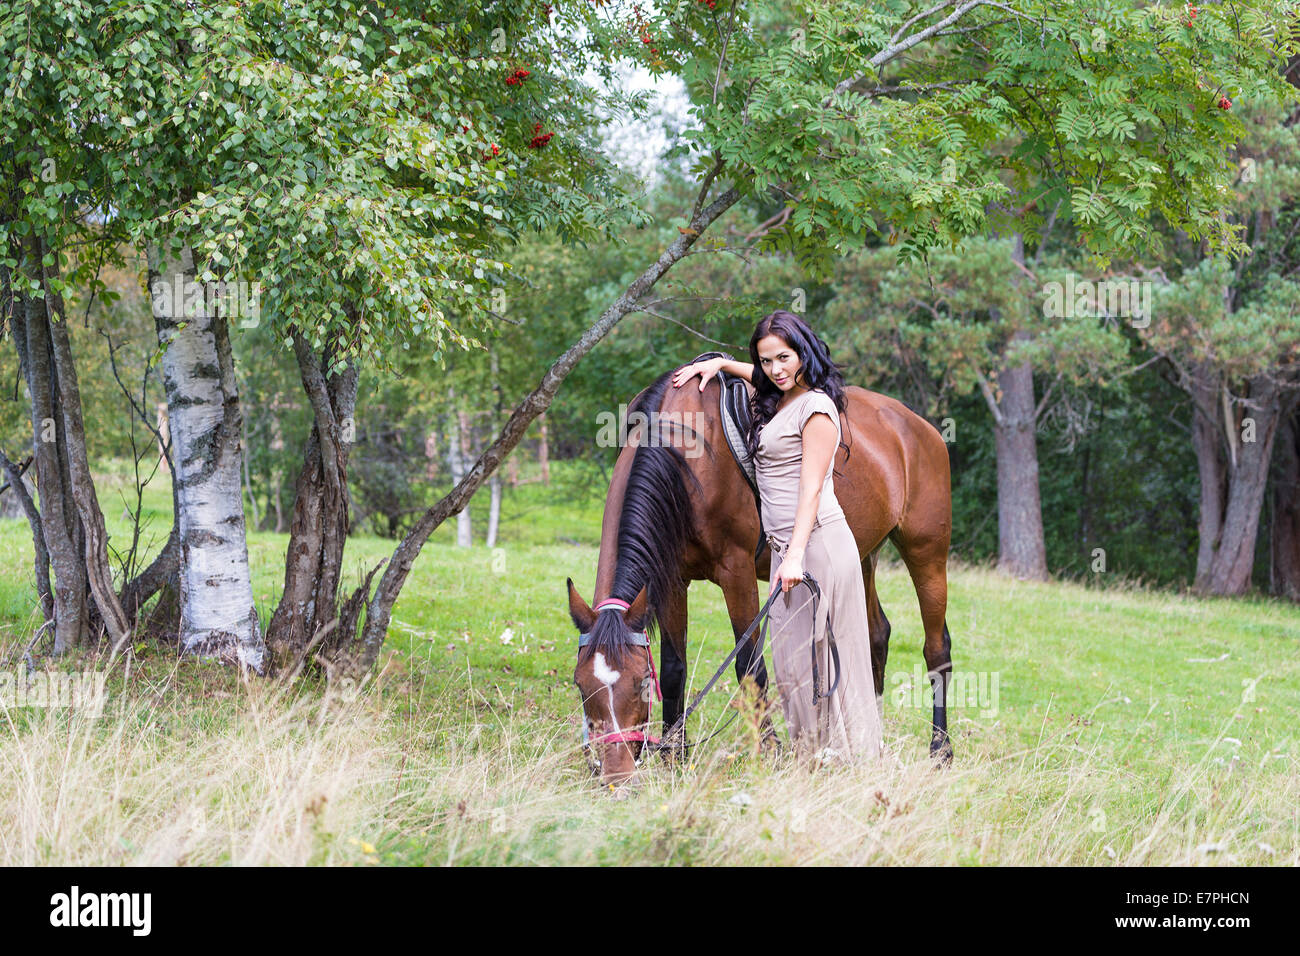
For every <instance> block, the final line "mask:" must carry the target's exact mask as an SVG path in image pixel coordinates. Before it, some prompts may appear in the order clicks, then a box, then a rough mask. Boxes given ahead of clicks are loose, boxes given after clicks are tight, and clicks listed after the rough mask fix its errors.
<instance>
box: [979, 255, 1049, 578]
mask: <svg viewBox="0 0 1300 956" xmlns="http://www.w3.org/2000/svg"><path fill="white" fill-rule="evenodd" d="M1011 256H1012V258H1013V259H1014V260H1015V261H1016V262H1017V263H1018V264H1019V265H1020V266H1021V268H1022V269H1023V268H1024V264H1025V247H1024V237H1023V236H1022V235H1021V234H1020V233H1014V234H1013V235H1012V237H1011ZM1030 338H1031V335H1030V333H1028V332H1026V331H1023V330H1021V331H1017V332H1016V333H1015V334H1013V335H1012V336H1011V339H1010V341H1009V342H1008V345H1007V348H1008V353H1011V352H1012V351H1014V349H1015V346H1016V345H1017V343H1019V342H1023V341H1026V340H1028V339H1030ZM998 387H999V388H1000V389H1001V391H1002V394H1001V395H1000V396H994V395H991V394H989V393H988V391H987V390H986V393H985V398H986V400H988V402H989V404H990V407H991V410H992V412H993V431H994V437H995V439H996V447H997V458H998V570H1000V571H1002V572H1004V573H1006V574H1012V575H1015V576H1016V577H1017V578H1021V579H1026V580H1032V581H1046V580H1047V578H1048V574H1047V542H1046V538H1045V537H1044V535H1043V507H1042V503H1041V500H1040V498H1039V493H1038V411H1039V410H1038V408H1037V406H1036V405H1035V402H1034V370H1033V366H1031V365H1030V364H1029V363H1028V362H1023V363H1021V364H1019V365H1015V366H1011V365H1004V366H1003V367H1002V369H1001V370H1000V371H999V372H998Z"/></svg>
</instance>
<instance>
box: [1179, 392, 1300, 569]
mask: <svg viewBox="0 0 1300 956" xmlns="http://www.w3.org/2000/svg"><path fill="white" fill-rule="evenodd" d="M1249 394H1250V399H1249V402H1250V409H1249V414H1246V415H1242V416H1235V415H1234V416H1233V417H1232V418H1231V420H1227V421H1225V422H1224V427H1223V430H1222V431H1221V432H1220V435H1221V436H1222V438H1223V439H1224V440H1225V441H1226V442H1227V443H1228V444H1229V454H1228V456H1227V458H1228V460H1227V463H1226V468H1225V469H1224V470H1223V476H1224V484H1225V487H1226V495H1224V497H1223V501H1224V506H1223V509H1222V512H1221V515H1222V519H1221V522H1219V527H1218V536H1217V538H1215V539H1213V548H1212V550H1211V554H1210V556H1209V561H1208V564H1207V565H1206V567H1205V569H1204V573H1203V574H1202V573H1198V574H1197V582H1196V588H1197V590H1199V591H1203V592H1204V593H1207V594H1219V595H1233V594H1244V593H1246V591H1248V590H1249V589H1250V579H1251V571H1252V570H1253V568H1254V566H1255V543H1256V539H1257V536H1258V532H1259V517H1260V510H1261V508H1262V507H1263V503H1264V490H1265V487H1266V485H1267V483H1268V466H1269V461H1270V460H1271V458H1272V456H1273V443H1274V441H1275V440H1276V438H1277V430H1278V425H1279V423H1280V421H1281V418H1282V412H1283V402H1284V397H1283V394H1282V392H1281V391H1280V390H1279V389H1278V387H1277V386H1276V385H1274V384H1273V383H1272V382H1270V381H1269V380H1268V379H1267V378H1265V377H1264V376H1259V377H1257V378H1255V379H1252V380H1251V382H1250V384H1249ZM1247 420H1249V422H1248V421H1247ZM1216 444H1217V443H1216ZM1197 454H1198V458H1199V456H1200V454H1201V449H1200V447H1198V449H1197ZM1206 470H1207V469H1206V468H1202V469H1201V471H1202V473H1203V474H1204V473H1205V472H1206ZM1216 497H1217V495H1216ZM1205 498H1206V494H1205V491H1204V489H1203V490H1202V502H1204V501H1205ZM1205 532H1206V526H1205V522H1204V515H1203V519H1202V533H1203V534H1204V533H1205ZM1204 546H1205V542H1204V541H1202V548H1204ZM1198 564H1199V561H1198ZM1199 570H1200V569H1199V568H1198V572H1199Z"/></svg>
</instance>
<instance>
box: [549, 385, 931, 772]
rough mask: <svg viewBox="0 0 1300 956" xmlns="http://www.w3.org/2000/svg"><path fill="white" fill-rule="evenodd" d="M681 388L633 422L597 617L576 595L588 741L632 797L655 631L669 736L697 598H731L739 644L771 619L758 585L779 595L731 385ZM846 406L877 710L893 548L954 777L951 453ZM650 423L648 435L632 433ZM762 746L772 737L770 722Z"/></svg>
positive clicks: (842, 487) (900, 425)
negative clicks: (887, 545) (708, 586)
mask: <svg viewBox="0 0 1300 956" xmlns="http://www.w3.org/2000/svg"><path fill="white" fill-rule="evenodd" d="M671 378H672V371H671V370H670V371H668V372H665V373H664V374H663V375H661V376H659V377H658V378H657V379H655V381H654V383H653V384H652V385H650V386H649V387H648V388H646V389H645V390H643V391H642V392H641V393H640V394H638V395H637V397H636V398H635V399H634V400H633V402H632V404H631V405H630V406H629V408H628V413H627V418H628V423H629V426H630V427H628V428H627V430H626V432H621V434H620V438H621V440H622V442H623V443H624V446H625V447H623V449H622V451H621V452H620V454H619V456H618V460H617V463H616V464H615V467H614V474H613V477H612V479H611V480H610V485H609V491H608V494H607V495H606V498H605V512H604V519H603V522H602V526H601V539H600V557H599V560H598V563H597V567H596V589H595V601H594V603H593V605H588V604H587V602H586V601H585V600H583V598H582V597H581V596H580V595H579V594H578V592H577V590H576V589H575V588H574V586H573V580H572V579H569V580H568V590H569V614H570V616H571V617H572V619H573V622H574V624H575V625H577V627H578V630H579V631H580V632H582V634H583V640H582V642H581V644H580V647H579V653H578V663H577V667H576V668H575V670H574V681H575V683H576V684H577V685H578V689H579V691H580V692H581V694H582V699H583V709H584V719H585V720H586V721H587V723H586V724H585V725H584V730H585V729H586V728H590V729H591V733H592V737H591V739H592V748H593V750H594V751H595V753H596V756H597V757H598V761H599V767H600V775H601V779H602V781H603V782H607V783H623V782H628V781H630V780H631V778H632V777H633V776H634V775H635V772H636V771H635V766H636V763H637V761H638V759H639V756H640V753H641V752H642V751H643V750H645V736H644V735H646V734H648V733H649V730H650V727H649V720H650V707H651V701H652V700H653V699H654V694H653V693H652V691H653V690H654V689H655V688H654V687H653V685H652V683H651V682H652V681H655V680H656V679H657V678H656V675H655V672H654V667H653V661H652V659H651V653H652V648H651V643H652V642H651V640H650V638H651V636H652V635H653V634H654V632H655V631H658V632H659V635H660V637H661V640H660V643H659V660H660V666H659V675H658V678H661V682H662V692H663V726H664V729H665V731H666V730H667V729H668V728H669V727H671V726H672V725H673V723H674V722H675V721H676V720H677V718H678V716H679V715H680V714H681V713H682V711H683V710H684V709H685V702H686V700H685V698H686V587H687V584H688V583H689V582H690V581H700V580H704V581H712V582H713V583H714V584H717V585H718V586H719V587H721V588H722V593H723V596H724V597H725V598H726V602H727V614H728V617H730V619H731V628H732V631H733V634H734V636H735V637H736V639H737V640H739V639H740V637H742V636H743V634H744V632H745V629H746V628H747V627H748V626H749V624H750V622H751V621H752V620H753V619H754V618H755V617H756V616H757V614H758V611H759V606H760V604H759V598H758V588H757V587H756V580H755V579H756V578H764V579H768V580H770V577H769V575H770V574H771V573H772V571H773V569H772V568H771V566H770V560H771V549H770V548H768V547H766V546H764V547H763V550H762V553H761V555H760V557H759V559H758V560H757V562H756V561H755V558H754V554H755V550H756V546H757V545H758V538H759V512H758V508H757V506H756V503H755V500H754V494H753V492H752V490H751V488H750V485H749V483H748V481H747V479H746V477H745V474H744V472H743V471H742V470H741V467H740V465H739V464H737V462H736V460H735V458H734V457H733V455H732V453H731V450H730V448H729V446H728V445H727V441H726V437H725V435H724V431H723V424H722V421H721V415H720V412H719V389H720V388H721V387H722V386H721V383H720V381H719V379H718V378H717V377H714V378H712V379H710V380H709V382H708V384H707V385H706V386H705V388H704V390H703V391H700V389H699V387H698V386H692V387H682V388H673V387H672V384H671ZM751 394H752V390H751ZM844 394H845V401H846V412H845V414H843V415H842V416H841V424H842V428H843V442H842V444H841V445H840V446H839V447H838V448H837V449H836V453H835V472H834V482H835V497H836V498H837V499H838V500H839V503H840V506H841V508H843V510H844V516H845V518H846V519H847V521H848V524H849V527H850V528H851V529H852V530H853V537H854V539H855V541H856V543H857V548H858V558H859V560H860V561H861V564H862V576H863V582H864V584H865V585H866V595H867V614H868V619H869V625H870V633H871V663H872V671H873V674H874V677H875V684H876V698H877V705H878V706H881V707H882V709H883V694H884V680H885V660H886V658H887V657H888V655H889V631H890V626H889V620H888V619H887V618H886V617H885V612H884V611H883V610H882V609H881V607H880V600H879V598H878V596H877V594H876V582H875V571H876V560H877V552H878V550H879V548H880V545H881V544H882V543H883V542H884V540H885V538H886V537H888V538H889V539H890V540H891V541H893V542H894V545H895V547H897V549H898V552H899V554H900V555H901V556H902V559H903V562H904V564H906V566H907V570H908V572H909V573H910V575H911V577H912V584H913V586H914V587H915V589H916V595H917V598H918V600H919V602H920V605H921V620H922V622H923V624H924V627H925V645H924V653H925V663H926V667H927V669H928V670H929V673H930V682H931V686H932V687H933V689H934V713H933V733H932V736H931V740H930V754H931V756H935V757H937V758H938V759H939V761H940V763H941V765H946V764H948V763H950V762H951V760H952V742H951V740H950V739H949V737H948V726H947V716H946V703H947V691H948V684H949V682H950V679H951V669H952V658H951V654H950V647H951V640H950V638H949V635H948V625H947V622H946V621H945V614H946V611H947V604H948V573H947V564H948V546H949V541H950V538H951V535H952V494H951V484H950V482H951V479H950V473H949V467H948V447H947V445H946V444H945V443H944V441H943V438H942V437H941V436H940V435H939V433H938V431H937V430H936V429H935V428H934V426H933V425H931V424H930V423H929V422H927V421H926V420H925V419H924V418H922V417H921V416H919V415H917V414H916V413H915V412H913V411H911V410H910V409H909V408H907V406H905V405H903V404H902V403H901V402H899V401H897V400H895V399H892V398H889V397H888V396H886V395H881V394H879V393H878V392H872V391H868V390H867V389H864V388H858V387H856V386H847V387H846V388H845V390H844ZM637 412H640V413H641V414H640V415H639V416H638V415H637V414H636V413H637ZM652 413H657V415H656V414H652ZM638 418H639V419H648V421H646V420H642V421H634V420H635V419H638ZM845 419H847V421H844V420H845ZM846 445H847V450H846V448H845V446H846ZM602 605H604V606H603V607H602ZM593 606H594V607H598V608H602V609H601V610H599V611H593V610H592V607H593ZM846 638H848V635H841V636H840V640H845V639H846ZM751 641H752V642H753V643H750V642H747V646H746V647H744V648H741V650H740V653H739V654H738V655H737V657H736V665H735V666H736V676H737V678H741V677H742V676H743V675H744V674H746V672H747V671H749V668H750V665H751V661H752V660H753V656H754V653H753V652H754V651H755V649H756V642H757V634H755V636H754V637H753V638H751ZM752 673H753V676H754V679H755V681H756V683H757V685H758V688H759V692H760V700H761V699H762V696H763V695H765V691H766V687H767V670H766V668H765V666H764V664H763V660H762V658H761V656H760V657H759V658H758V660H757V661H753V671H752ZM764 712H765V711H764ZM764 731H765V732H766V733H768V734H771V725H770V723H769V722H767V721H765V726H764ZM603 737H608V738H611V739H609V740H607V741H602V740H601V738H603ZM683 743H684V729H683V734H682V736H681V737H678V738H676V739H674V740H673V741H665V742H664V744H665V746H671V747H672V748H674V749H680V748H681V746H682V745H683Z"/></svg>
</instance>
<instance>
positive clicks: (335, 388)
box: [267, 335, 358, 671]
mask: <svg viewBox="0 0 1300 956" xmlns="http://www.w3.org/2000/svg"><path fill="white" fill-rule="evenodd" d="M294 353H295V355H296V356H297V359H298V372H299V375H300V377H301V379H302V386H303V389H304V390H305V391H306V393H307V398H308V400H309V401H310V402H311V407H312V413H313V425H312V431H311V435H310V436H309V437H308V439H307V448H306V452H305V453H304V456H303V466H302V470H301V471H300V472H299V475H298V485H297V490H296V494H295V497H294V505H293V518H292V523H291V525H290V530H289V550H288V553H287V554H286V556H285V567H284V592H283V594H282V595H281V597H280V604H279V606H278V607H277V608H276V609H275V613H274V614H273V615H272V616H271V622H270V624H269V625H268V626H267V645H268V647H269V648H270V650H271V653H272V655H273V658H274V660H275V668H276V670H277V671H280V670H282V669H283V668H285V667H286V666H289V665H290V664H291V663H292V662H294V661H295V660H298V659H300V658H301V657H302V656H303V655H304V654H305V653H306V651H307V648H308V646H309V645H310V644H311V642H312V640H313V639H314V638H316V637H318V636H323V635H324V634H325V633H326V631H325V629H326V628H327V627H329V626H330V624H331V623H332V622H334V621H335V620H336V619H337V617H338V613H339V611H338V591H339V582H340V580H341V578H342V573H343V549H344V545H345V544H346V541H347V536H348V527H349V521H350V510H351V499H350V497H349V495H348V478H347V465H348V456H349V453H350V451H351V448H352V443H353V440H354V436H355V427H356V426H355V422H354V416H355V413H356V401H357V379H358V368H357V366H356V364H355V363H349V364H348V365H347V366H346V367H345V368H344V369H343V371H342V372H340V373H339V374H337V375H331V376H328V378H327V376H326V370H328V369H329V367H330V365H331V364H332V361H331V356H330V353H329V351H328V350H327V351H326V352H325V353H324V354H323V355H319V356H318V355H317V354H316V353H315V352H313V351H312V349H311V347H310V345H309V344H308V343H307V341H306V336H305V335H295V336H294Z"/></svg>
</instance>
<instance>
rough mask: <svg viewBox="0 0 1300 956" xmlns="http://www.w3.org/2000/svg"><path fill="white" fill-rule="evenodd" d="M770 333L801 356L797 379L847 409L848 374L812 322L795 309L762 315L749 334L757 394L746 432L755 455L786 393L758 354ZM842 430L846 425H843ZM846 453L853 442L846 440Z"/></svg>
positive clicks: (747, 444) (751, 407)
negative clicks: (842, 370)
mask: <svg viewBox="0 0 1300 956" xmlns="http://www.w3.org/2000/svg"><path fill="white" fill-rule="evenodd" d="M769 335H775V336H776V337H777V338H779V339H781V340H782V341H783V342H785V344H786V345H788V346H790V348H792V349H794V351H795V354H796V355H798V356H799V362H800V365H801V368H800V369H799V373H798V374H797V375H796V376H795V381H796V382H798V383H801V384H803V385H806V386H807V387H808V388H810V389H819V390H821V391H823V392H825V393H826V394H827V395H829V396H830V398H831V401H833V402H834V403H835V407H836V408H837V409H838V410H839V412H840V414H843V413H844V408H845V401H844V375H843V374H842V373H841V372H840V366H838V365H836V364H835V363H834V362H833V361H831V350H830V349H829V348H827V347H826V343H825V342H823V341H822V340H821V337H820V336H818V335H817V333H816V332H814V331H813V330H812V329H811V328H809V326H808V323H807V322H805V321H804V320H803V319H801V318H799V316H797V315H795V314H794V313H793V312H787V311H786V310H785V309H777V310H776V311H775V312H772V313H770V314H769V315H766V316H764V317H763V318H762V320H761V321H760V322H759V323H758V325H756V326H754V334H753V335H751V336H750V337H749V359H750V361H751V362H753V363H754V383H753V384H754V389H755V391H754V394H753V395H752V396H751V397H750V399H749V418H750V421H749V434H748V435H746V436H745V445H746V447H747V448H748V449H749V453H750V454H751V455H755V454H757V453H758V438H759V433H760V432H762V430H763V426H764V425H766V424H767V423H768V422H770V421H771V420H772V416H773V415H775V414H776V406H777V405H779V404H780V402H781V398H782V397H783V396H784V394H785V393H784V392H782V391H781V390H780V389H779V388H777V387H776V383H775V382H773V381H772V380H771V379H770V378H768V377H767V374H766V373H765V372H764V371H763V363H762V361H761V360H760V359H759V357H758V343H759V342H760V341H762V340H763V339H765V338H767V337H768V336H769ZM841 430H842V428H841ZM840 444H841V445H844V451H845V457H846V458H847V457H848V454H849V446H848V445H845V444H844V440H843V439H841V440H840Z"/></svg>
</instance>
